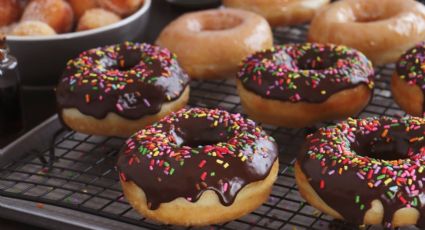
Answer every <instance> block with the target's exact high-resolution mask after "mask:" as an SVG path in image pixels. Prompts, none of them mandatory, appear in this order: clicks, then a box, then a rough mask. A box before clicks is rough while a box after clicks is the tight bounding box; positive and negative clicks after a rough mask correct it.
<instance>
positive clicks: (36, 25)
mask: <svg viewBox="0 0 425 230" xmlns="http://www.w3.org/2000/svg"><path fill="white" fill-rule="evenodd" d="M10 33H11V34H12V35H16V36H46V35H55V34H56V32H55V30H53V29H52V27H50V26H49V25H47V24H46V23H44V22H40V21H24V22H20V23H19V24H17V25H16V26H14V27H13V28H12V29H11V32H10Z"/></svg>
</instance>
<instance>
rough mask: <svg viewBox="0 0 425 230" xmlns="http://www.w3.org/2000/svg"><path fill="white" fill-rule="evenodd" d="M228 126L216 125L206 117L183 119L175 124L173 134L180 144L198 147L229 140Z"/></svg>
mask: <svg viewBox="0 0 425 230" xmlns="http://www.w3.org/2000/svg"><path fill="white" fill-rule="evenodd" d="M226 128H227V127H224V125H220V124H219V125H217V126H214V125H212V123H210V122H208V121H206V120H205V119H192V120H183V121H181V122H179V123H177V124H176V125H175V128H174V130H173V136H174V139H175V141H176V144H177V145H178V146H188V147H191V148H198V147H203V146H207V145H216V144H218V143H220V142H227V141H228V140H229V135H228V133H227V131H226Z"/></svg>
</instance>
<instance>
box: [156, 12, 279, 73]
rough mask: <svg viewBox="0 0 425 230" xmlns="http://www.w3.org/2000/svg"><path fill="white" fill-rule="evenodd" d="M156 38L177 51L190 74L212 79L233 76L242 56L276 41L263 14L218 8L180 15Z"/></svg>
mask: <svg viewBox="0 0 425 230" xmlns="http://www.w3.org/2000/svg"><path fill="white" fill-rule="evenodd" d="M156 42H157V44H159V45H161V46H164V47H167V48H169V49H170V50H171V51H173V52H175V53H176V54H177V56H178V57H179V62H180V63H181V65H182V67H183V69H185V70H186V72H188V74H189V76H190V77H192V78H198V79H211V78H224V77H230V76H234V75H235V74H236V72H237V69H238V65H239V63H240V61H241V60H242V59H243V58H245V57H246V56H248V55H249V54H251V53H253V52H255V51H259V50H262V49H267V48H270V47H271V46H272V45H273V36H272V32H271V29H270V26H269V25H268V23H267V21H266V20H265V19H264V18H262V17H261V16H258V15H256V14H254V13H251V12H248V11H242V10H236V9H217V10H206V11H199V12H195V13H188V14H185V15H183V16H181V17H179V18H178V19H176V20H175V21H173V22H172V23H170V24H169V25H168V26H167V27H165V29H164V30H163V31H162V32H161V34H160V35H159V37H158V40H157V41H156Z"/></svg>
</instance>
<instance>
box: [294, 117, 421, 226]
mask: <svg viewBox="0 0 425 230" xmlns="http://www.w3.org/2000/svg"><path fill="white" fill-rule="evenodd" d="M353 128H354V129H353ZM406 130H407V131H406ZM424 132H425V122H424V120H423V119H419V118H415V119H412V120H408V119H407V118H403V119H401V120H400V121H399V120H397V119H392V118H385V117H384V118H381V119H374V118H368V119H366V120H349V121H348V123H341V124H338V125H337V126H336V127H330V128H327V129H321V130H319V131H318V132H316V133H314V134H312V135H310V136H309V137H308V138H307V141H306V144H305V145H304V147H303V150H302V151H301V154H300V155H299V157H298V162H299V163H300V166H301V168H302V171H303V172H304V174H305V175H306V176H307V178H308V180H309V183H310V185H311V186H312V187H313V188H314V190H315V191H316V193H317V194H318V195H319V197H320V198H322V199H323V201H324V202H326V203H327V204H328V205H329V206H330V207H331V208H332V209H334V210H336V211H337V212H338V213H340V214H341V215H342V216H343V217H344V219H345V220H346V221H348V222H351V223H355V224H359V225H361V224H363V220H364V215H365V213H366V211H367V210H369V209H370V207H371V203H372V201H373V200H379V201H381V203H382V205H383V207H384V223H383V224H386V225H389V224H388V223H391V221H392V219H393V215H394V213H395V212H396V211H397V210H399V209H401V208H406V207H412V208H415V209H417V210H418V211H419V213H420V215H421V216H420V219H419V221H418V224H417V225H418V226H419V227H421V228H424V227H425V216H423V215H422V214H424V213H425V206H424V205H425V203H423V198H422V197H423V196H424V195H425V188H424V187H423V183H425V174H424V172H423V170H424V166H425V163H424V162H425V148H424V139H423V134H424Z"/></svg>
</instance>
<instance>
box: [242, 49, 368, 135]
mask: <svg viewBox="0 0 425 230" xmlns="http://www.w3.org/2000/svg"><path fill="white" fill-rule="evenodd" d="M373 76H374V71H373V68H372V65H371V63H370V61H369V60H368V59H367V58H366V57H365V56H364V55H363V54H362V53H360V52H358V51H356V50H354V49H351V48H348V47H345V46H336V45H331V44H318V43H304V44H286V45H282V46H275V47H274V48H273V49H269V50H265V51H261V52H257V53H255V54H253V55H251V56H250V57H248V58H246V59H245V61H244V62H243V63H242V65H241V68H240V71H239V73H238V81H237V87H238V92H239V95H240V97H241V102H242V105H243V108H244V110H245V111H246V112H247V113H248V115H250V116H251V117H253V118H254V119H256V120H259V121H262V122H265V123H269V124H273V125H280V126H285V127H305V126H309V125H313V124H315V123H317V122H321V121H327V120H335V119H342V118H347V117H348V116H351V115H354V114H356V113H358V112H360V111H361V110H362V109H363V108H364V107H365V106H366V104H367V103H368V102H369V99H370V97H371V89H372V88H373ZM347 105H350V106H347Z"/></svg>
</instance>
